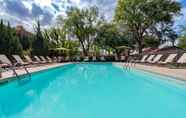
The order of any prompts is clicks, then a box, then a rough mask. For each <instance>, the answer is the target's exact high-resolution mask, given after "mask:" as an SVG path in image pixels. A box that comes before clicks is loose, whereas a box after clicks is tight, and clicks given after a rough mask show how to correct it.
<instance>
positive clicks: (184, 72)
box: [117, 63, 186, 81]
mask: <svg viewBox="0 0 186 118" xmlns="http://www.w3.org/2000/svg"><path fill="white" fill-rule="evenodd" d="M117 64H119V65H121V66H124V63H117ZM132 67H133V68H136V69H140V70H144V71H148V72H152V73H157V74H161V75H165V76H170V77H173V78H175V79H178V80H182V81H186V69H172V68H168V67H160V66H155V65H145V64H135V66H132Z"/></svg>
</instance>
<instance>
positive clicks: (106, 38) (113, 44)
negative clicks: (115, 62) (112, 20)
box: [96, 23, 131, 56]
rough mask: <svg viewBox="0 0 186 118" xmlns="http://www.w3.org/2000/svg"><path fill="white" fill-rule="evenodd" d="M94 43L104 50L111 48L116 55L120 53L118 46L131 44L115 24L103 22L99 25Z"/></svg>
mask: <svg viewBox="0 0 186 118" xmlns="http://www.w3.org/2000/svg"><path fill="white" fill-rule="evenodd" d="M96 45H98V46H99V47H101V48H103V49H106V50H110V49H112V50H113V51H114V52H115V53H116V54H117V56H119V54H120V50H119V49H118V47H120V46H131V44H130V42H129V40H128V37H127V36H126V35H125V34H123V32H119V30H118V28H117V26H116V25H114V24H109V23H104V24H103V25H101V26H100V27H99V30H98V32H97V36H96Z"/></svg>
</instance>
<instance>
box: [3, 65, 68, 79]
mask: <svg viewBox="0 0 186 118" xmlns="http://www.w3.org/2000/svg"><path fill="white" fill-rule="evenodd" d="M67 64H69V63H53V64H45V65H40V66H34V67H29V68H27V69H28V71H29V72H30V73H33V72H38V71H42V70H46V69H50V68H55V67H59V66H63V65H67ZM16 72H17V73H18V75H24V74H25V70H24V69H17V70H16ZM11 77H15V75H13V71H12V70H8V71H6V72H3V73H2V77H1V78H0V82H4V81H6V80H7V79H8V78H11Z"/></svg>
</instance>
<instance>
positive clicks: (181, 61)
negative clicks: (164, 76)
mask: <svg viewBox="0 0 186 118" xmlns="http://www.w3.org/2000/svg"><path fill="white" fill-rule="evenodd" d="M177 63H179V64H184V63H186V53H184V54H183V55H182V56H181V57H180V58H179V60H178V61H177Z"/></svg>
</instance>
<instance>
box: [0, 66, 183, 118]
mask: <svg viewBox="0 0 186 118" xmlns="http://www.w3.org/2000/svg"><path fill="white" fill-rule="evenodd" d="M159 78H163V79H166V78H168V77H164V76H160V75H155V74H152V73H147V72H143V71H140V70H135V69H130V70H128V69H122V68H119V67H117V66H115V65H113V64H111V63H107V64H98V63H94V64H91V63H90V64H69V65H65V66H62V67H57V68H54V69H50V70H46V71H43V72H39V73H35V74H33V75H32V80H31V81H29V82H28V83H26V84H19V83H18V81H13V82H10V83H8V84H5V85H1V86H0V118H184V117H186V89H185V88H183V87H179V86H178V85H176V84H174V83H168V82H166V81H162V80H163V79H159Z"/></svg>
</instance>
